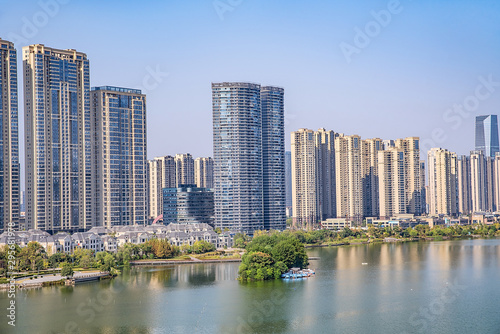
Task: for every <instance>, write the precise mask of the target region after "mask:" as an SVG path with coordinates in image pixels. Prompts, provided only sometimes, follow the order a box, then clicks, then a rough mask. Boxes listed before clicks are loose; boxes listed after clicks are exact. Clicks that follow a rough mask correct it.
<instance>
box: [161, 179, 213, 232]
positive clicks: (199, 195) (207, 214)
mask: <svg viewBox="0 0 500 334" xmlns="http://www.w3.org/2000/svg"><path fill="white" fill-rule="evenodd" d="M175 223H180V224H196V223H206V224H208V225H210V226H212V227H214V193H213V191H212V190H211V189H207V188H198V187H196V185H194V184H193V185H185V186H182V187H178V188H164V189H163V224H164V225H169V224H175Z"/></svg>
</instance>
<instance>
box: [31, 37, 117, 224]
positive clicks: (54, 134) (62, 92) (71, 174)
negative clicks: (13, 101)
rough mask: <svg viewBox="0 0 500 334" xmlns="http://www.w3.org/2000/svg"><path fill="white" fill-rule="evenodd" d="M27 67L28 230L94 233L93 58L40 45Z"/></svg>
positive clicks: (35, 46)
mask: <svg viewBox="0 0 500 334" xmlns="http://www.w3.org/2000/svg"><path fill="white" fill-rule="evenodd" d="M23 64H24V84H25V86H24V97H25V98H24V102H25V108H24V109H25V122H24V126H25V140H26V145H25V147H26V204H27V205H26V228H27V229H29V228H37V229H42V230H52V231H58V230H73V231H74V230H79V229H87V228H90V227H92V226H94V225H95V220H94V219H93V212H92V208H93V205H92V199H93V197H95V193H94V192H93V185H92V138H91V126H92V124H91V112H90V81H89V61H88V59H87V56H86V55H85V54H84V53H81V52H77V51H75V50H58V49H53V48H49V47H46V46H44V45H42V44H37V45H30V46H27V47H24V48H23ZM108 144H109V145H110V144H111V143H108Z"/></svg>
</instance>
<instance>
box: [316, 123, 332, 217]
mask: <svg viewBox="0 0 500 334" xmlns="http://www.w3.org/2000/svg"><path fill="white" fill-rule="evenodd" d="M314 136H315V147H316V178H317V182H316V194H317V198H318V201H319V206H320V217H321V220H325V219H327V218H334V217H336V215H337V202H336V195H335V193H336V191H337V189H336V186H335V137H336V135H335V132H333V131H332V130H328V131H327V130H325V129H319V130H318V131H316V132H315V133H314Z"/></svg>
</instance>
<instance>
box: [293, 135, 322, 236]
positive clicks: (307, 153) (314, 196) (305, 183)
mask: <svg viewBox="0 0 500 334" xmlns="http://www.w3.org/2000/svg"><path fill="white" fill-rule="evenodd" d="M291 147H292V151H291V152H292V203H293V209H292V210H293V224H294V226H295V227H299V228H300V227H307V228H312V227H315V225H316V224H317V223H318V222H319V221H320V220H321V205H320V199H319V193H318V191H317V187H318V183H319V182H320V180H319V177H318V167H317V162H318V160H317V159H316V147H315V136H314V131H313V130H309V129H300V130H298V131H295V132H292V135H291Z"/></svg>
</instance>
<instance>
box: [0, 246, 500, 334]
mask: <svg viewBox="0 0 500 334" xmlns="http://www.w3.org/2000/svg"><path fill="white" fill-rule="evenodd" d="M308 254H309V256H312V257H318V258H319V259H318V260H311V261H310V268H313V269H315V271H316V276H315V277H313V278H308V279H303V280H297V281H283V280H277V281H266V282H251V283H240V282H238V281H237V280H236V277H237V272H238V266H239V263H217V264H187V265H177V266H173V265H172V266H162V267H132V268H130V269H124V270H123V272H122V275H120V276H118V277H117V278H116V279H114V280H107V281H102V282H94V283H86V284H81V285H77V286H75V287H63V286H58V287H48V288H40V289H32V290H24V291H18V292H17V296H16V306H17V311H16V312H17V319H16V327H15V330H12V327H11V326H8V325H7V320H6V317H5V316H3V317H2V318H3V319H1V321H0V333H23V334H24V333H89V334H118V333H134V334H156V333H189V334H191V333H343V334H344V333H399V334H403V333H495V334H498V333H500V311H499V310H500V239H498V238H496V239H475V240H454V241H435V242H410V243H391V244H374V245H353V246H342V247H328V248H314V249H310V250H308ZM362 263H367V264H366V265H363V264H362ZM8 302H9V299H8V298H7V294H6V293H5V292H0V307H1V309H2V310H4V311H3V313H2V314H3V315H5V314H6V312H7V311H6V308H7V307H8Z"/></svg>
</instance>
